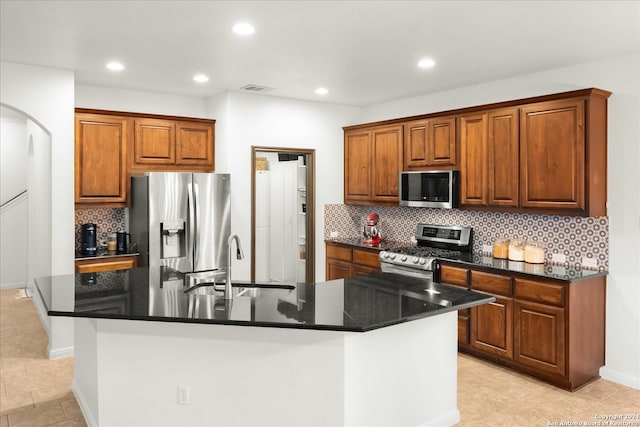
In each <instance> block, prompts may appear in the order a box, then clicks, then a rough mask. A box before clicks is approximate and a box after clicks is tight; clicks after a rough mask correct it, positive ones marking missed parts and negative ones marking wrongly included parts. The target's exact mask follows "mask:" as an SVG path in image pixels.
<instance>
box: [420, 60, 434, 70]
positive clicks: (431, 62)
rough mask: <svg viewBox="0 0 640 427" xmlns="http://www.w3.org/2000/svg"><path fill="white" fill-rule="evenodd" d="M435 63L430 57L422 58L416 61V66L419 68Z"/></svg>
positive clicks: (431, 65)
mask: <svg viewBox="0 0 640 427" xmlns="http://www.w3.org/2000/svg"><path fill="white" fill-rule="evenodd" d="M434 65H436V62H435V61H434V60H433V59H431V58H423V59H421V60H420V61H418V67H420V68H431V67H433V66H434Z"/></svg>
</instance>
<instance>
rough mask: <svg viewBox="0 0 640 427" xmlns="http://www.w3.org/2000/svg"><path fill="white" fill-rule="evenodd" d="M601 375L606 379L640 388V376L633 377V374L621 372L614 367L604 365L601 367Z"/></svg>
mask: <svg viewBox="0 0 640 427" xmlns="http://www.w3.org/2000/svg"><path fill="white" fill-rule="evenodd" d="M600 376H601V377H602V378H604V379H605V380H609V381H613V382H614V383H618V384H622V385H626V386H627V387H631V388H635V389H637V390H640V378H638V377H632V376H631V375H626V374H621V373H620V372H616V371H614V370H612V369H609V368H607V367H606V366H603V367H602V368H600Z"/></svg>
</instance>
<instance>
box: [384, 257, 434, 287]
mask: <svg viewBox="0 0 640 427" xmlns="http://www.w3.org/2000/svg"><path fill="white" fill-rule="evenodd" d="M380 270H381V271H382V272H383V273H394V274H401V275H404V276H411V277H417V278H419V279H426V280H427V281H428V282H429V283H431V282H433V271H430V270H420V269H418V268H411V267H405V266H403V265H396V264H391V263H388V262H384V261H383V262H381V263H380Z"/></svg>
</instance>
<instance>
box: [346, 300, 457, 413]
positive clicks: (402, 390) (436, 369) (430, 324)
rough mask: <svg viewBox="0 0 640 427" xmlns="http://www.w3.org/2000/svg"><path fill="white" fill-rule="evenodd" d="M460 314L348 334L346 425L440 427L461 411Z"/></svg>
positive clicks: (449, 314) (444, 315) (442, 315)
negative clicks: (458, 365)
mask: <svg viewBox="0 0 640 427" xmlns="http://www.w3.org/2000/svg"><path fill="white" fill-rule="evenodd" d="M457 318H458V313H457V312H456V311H454V312H449V313H445V314H441V315H438V316H433V317H427V318H424V319H419V320H415V321H410V322H405V323H401V324H399V325H394V326H391V327H386V328H381V329H376V330H374V331H370V332H367V333H364V334H356V333H352V334H349V335H348V336H347V338H346V340H345V369H344V370H345V425H354V426H355V425H358V426H362V425H389V426H390V425H407V426H408V425H412V426H418V425H439V426H450V425H453V424H456V423H458V422H459V421H460V413H459V412H458V409H457V352H458V349H457V325H458V320H457Z"/></svg>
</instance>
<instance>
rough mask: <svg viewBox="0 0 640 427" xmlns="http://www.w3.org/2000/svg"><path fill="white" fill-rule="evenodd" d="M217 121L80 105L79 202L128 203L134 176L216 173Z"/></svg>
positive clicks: (77, 148) (77, 122)
mask: <svg viewBox="0 0 640 427" xmlns="http://www.w3.org/2000/svg"><path fill="white" fill-rule="evenodd" d="M214 125H215V120H206V119H190V118H185V117H173V116H159V115H145V114H140V113H128V112H120V111H103V110H90V109H84V108H77V109H76V115H75V201H76V204H78V205H80V206H82V205H93V206H96V205H104V206H109V207H121V206H126V205H127V201H128V198H127V197H128V194H127V193H128V187H129V176H130V175H131V172H132V171H135V172H136V173H140V172H146V171H184V172H190V171H192V172H213V170H214V137H215V135H214Z"/></svg>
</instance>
